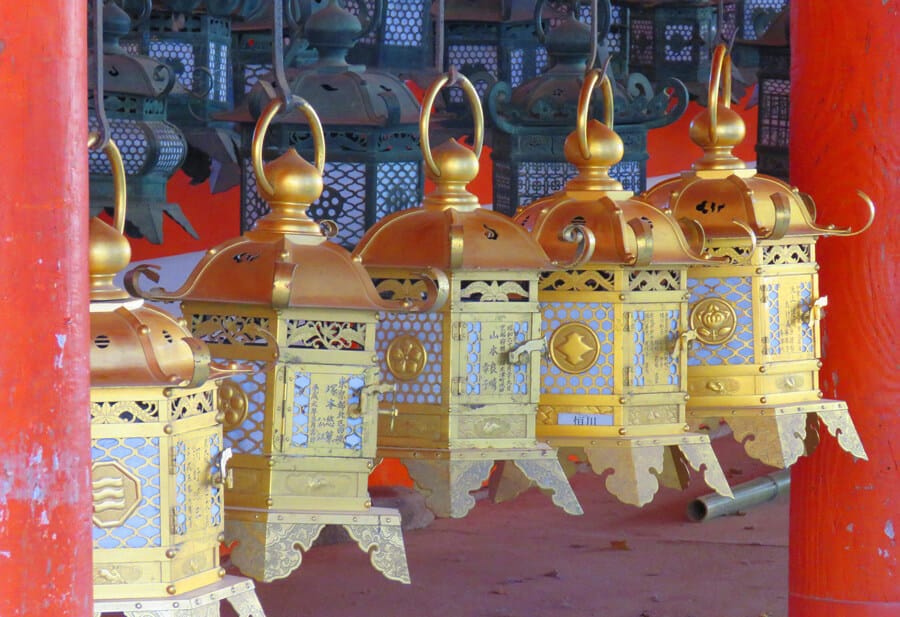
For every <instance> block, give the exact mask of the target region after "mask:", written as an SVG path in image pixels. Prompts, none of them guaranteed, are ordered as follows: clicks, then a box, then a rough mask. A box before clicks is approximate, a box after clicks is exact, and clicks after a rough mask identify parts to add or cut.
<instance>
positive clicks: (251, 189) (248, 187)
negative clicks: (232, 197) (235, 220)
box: [241, 158, 271, 231]
mask: <svg viewBox="0 0 900 617" xmlns="http://www.w3.org/2000/svg"><path fill="white" fill-rule="evenodd" d="M241 179H242V182H243V185H244V186H243V190H242V191H241V200H242V203H241V229H242V230H244V231H248V230H250V229H253V226H254V225H256V221H258V220H259V219H261V218H262V217H264V216H265V215H267V214H268V213H269V212H271V209H270V208H269V204H267V203H266V201H265V200H264V199H263V198H262V197H260V196H259V190H258V189H257V187H256V172H254V171H253V163H252V162H251V161H250V159H248V158H247V159H244V173H243V174H241Z"/></svg>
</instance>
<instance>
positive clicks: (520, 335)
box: [465, 321, 529, 395]
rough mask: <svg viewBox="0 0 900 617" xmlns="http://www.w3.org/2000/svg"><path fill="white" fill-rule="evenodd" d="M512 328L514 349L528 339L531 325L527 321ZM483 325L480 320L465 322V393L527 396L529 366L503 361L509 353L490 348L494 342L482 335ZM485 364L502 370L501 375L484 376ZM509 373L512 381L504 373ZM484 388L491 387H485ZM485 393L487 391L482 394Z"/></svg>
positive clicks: (519, 322)
mask: <svg viewBox="0 0 900 617" xmlns="http://www.w3.org/2000/svg"><path fill="white" fill-rule="evenodd" d="M505 325H511V326H512V330H513V348H515V347H517V346H519V345H521V344H522V343H524V342H525V341H526V340H528V331H529V324H528V322H525V321H516V322H513V323H512V324H505ZM483 330H484V328H483V327H482V323H481V322H480V321H474V322H471V321H470V322H466V333H465V337H466V339H465V340H466V394H468V395H479V394H485V395H496V394H500V395H502V394H510V395H512V394H527V393H528V365H527V364H513V365H510V364H507V363H504V362H502V361H501V360H500V357H501V356H502V355H505V354H506V352H507V351H508V350H499V349H498V350H497V351H496V353H495V352H494V349H493V348H492V347H490V346H491V345H492V343H491V341H490V340H488V339H485V338H484V336H483ZM482 361H487V363H489V364H494V366H496V367H497V368H498V369H499V372H498V374H496V375H494V376H489V375H486V374H484V373H482ZM506 371H510V372H511V375H509V377H510V379H509V380H508V381H506V380H505V379H506V377H507V375H504V374H503V373H504V372H506ZM482 386H488V387H485V388H482ZM483 390H484V391H483Z"/></svg>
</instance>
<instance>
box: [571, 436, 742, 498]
mask: <svg viewBox="0 0 900 617" xmlns="http://www.w3.org/2000/svg"><path fill="white" fill-rule="evenodd" d="M554 442H557V443H559V445H561V446H562V445H563V443H564V445H565V446H566V447H561V448H560V452H561V453H562V455H563V456H566V457H568V456H569V455H570V454H571V453H572V448H571V447H570V446H574V445H579V446H580V447H581V449H583V450H584V453H585V455H586V457H587V460H588V462H589V463H590V465H591V469H593V470H594V473H597V474H602V473H603V472H604V471H606V470H608V469H612V470H613V473H612V474H610V475H608V476H607V477H606V489H607V490H608V491H609V492H610V493H612V494H613V495H615V497H616V498H617V499H619V501H622V502H623V503H627V504H630V505H633V506H638V507H640V506H643V505H645V504H647V503H649V502H650V501H652V499H653V497H654V495H656V493H657V491H658V490H659V485H660V484H662V485H663V486H667V487H669V488H676V489H684V488H686V487H687V485H688V482H689V480H690V471H689V469H693V470H694V471H697V472H701V473H703V480H704V482H706V485H707V486H709V487H710V488H711V489H713V490H714V491H716V492H717V493H719V494H720V495H724V496H726V497H731V496H732V494H731V488H730V487H729V486H728V480H727V479H726V478H725V474H724V473H723V472H722V468H721V466H720V465H719V460H718V459H717V458H716V454H715V452H714V451H713V449H712V444H711V443H710V441H709V437H707V436H706V435H677V436H659V437H609V438H603V437H592V438H591V439H590V442H591V443H590V445H584V440H583V439H566V438H560V439H555V440H554ZM579 442H580V443H579Z"/></svg>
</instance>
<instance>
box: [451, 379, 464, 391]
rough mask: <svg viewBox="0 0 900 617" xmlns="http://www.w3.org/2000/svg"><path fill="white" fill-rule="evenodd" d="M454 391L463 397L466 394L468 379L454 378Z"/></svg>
mask: <svg viewBox="0 0 900 617" xmlns="http://www.w3.org/2000/svg"><path fill="white" fill-rule="evenodd" d="M453 389H454V390H455V391H456V394H458V395H462V394H465V393H466V378H465V377H454V378H453Z"/></svg>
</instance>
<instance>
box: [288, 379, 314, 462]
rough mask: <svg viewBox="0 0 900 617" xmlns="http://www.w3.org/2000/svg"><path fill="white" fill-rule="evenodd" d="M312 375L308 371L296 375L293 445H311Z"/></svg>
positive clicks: (302, 446)
mask: <svg viewBox="0 0 900 617" xmlns="http://www.w3.org/2000/svg"><path fill="white" fill-rule="evenodd" d="M311 383H312V376H311V375H310V374H309V373H307V372H301V373H297V374H296V375H294V409H293V413H292V416H293V417H292V419H291V445H292V446H293V447H295V448H306V447H307V446H309V391H310V384H311Z"/></svg>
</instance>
